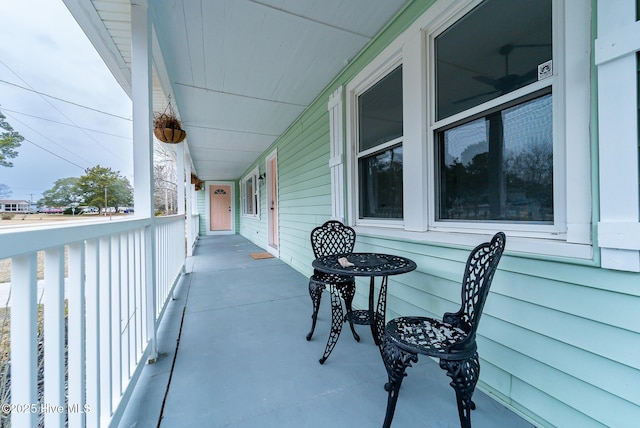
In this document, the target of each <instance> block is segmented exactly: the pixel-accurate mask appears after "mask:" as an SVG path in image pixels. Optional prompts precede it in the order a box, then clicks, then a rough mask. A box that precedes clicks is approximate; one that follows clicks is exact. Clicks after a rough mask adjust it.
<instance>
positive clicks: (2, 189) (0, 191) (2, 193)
mask: <svg viewBox="0 0 640 428" xmlns="http://www.w3.org/2000/svg"><path fill="white" fill-rule="evenodd" d="M12 194H13V192H12V191H11V188H10V187H9V186H7V185H6V184H2V183H0V199H7V198H8V197H9V196H11V195H12Z"/></svg>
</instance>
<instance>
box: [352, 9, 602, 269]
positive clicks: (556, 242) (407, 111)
mask: <svg viewBox="0 0 640 428" xmlns="http://www.w3.org/2000/svg"><path fill="white" fill-rule="evenodd" d="M480 3H481V0H474V1H470V2H459V1H455V0H440V1H438V2H436V3H435V4H434V5H433V6H431V7H430V8H429V9H428V10H427V11H426V12H425V13H424V14H423V15H422V16H421V17H419V18H418V19H417V20H416V21H415V22H414V23H413V24H412V25H411V26H410V27H409V28H408V29H407V30H405V32H403V33H402V34H401V35H400V36H399V37H397V38H396V39H395V40H394V41H393V42H392V43H391V44H390V45H389V46H388V47H387V48H386V49H385V50H384V51H383V52H382V53H381V54H380V55H378V57H376V58H375V59H374V60H373V61H372V62H371V63H370V64H368V65H367V66H366V67H365V68H363V70H362V71H361V72H360V73H358V74H357V75H356V76H355V77H354V78H353V79H352V80H351V81H350V82H349V83H348V84H347V90H346V98H347V154H348V159H347V168H348V174H347V178H348V182H347V191H348V192H349V198H348V200H349V205H348V210H349V214H350V215H349V218H350V219H351V221H350V224H351V225H352V226H354V227H355V228H356V231H357V232H358V233H360V234H371V235H376V236H381V237H392V238H400V239H410V240H416V241H425V242H434V243H444V244H465V245H473V244H475V243H477V242H478V238H477V236H478V235H490V234H493V233H495V232H496V231H497V230H504V231H506V232H507V234H508V236H509V248H510V250H512V251H518V252H526V253H535V254H543V255H550V256H560V257H574V258H578V259H593V247H592V238H591V234H592V227H593V226H592V201H591V194H592V180H591V162H592V161H591V155H592V154H591V135H590V131H591V125H590V122H591V101H590V100H591V92H590V88H591V57H590V55H591V50H590V46H591V33H590V32H591V9H590V3H589V2H585V1H581V2H579V1H569V0H554V1H553V60H554V62H553V66H554V67H553V68H554V76H553V77H550V78H549V79H554V81H553V133H554V154H553V155H554V211H555V214H554V216H555V220H554V225H553V226H548V225H541V226H540V225H531V224H526V223H522V224H518V223H499V222H487V223H473V224H472V223H471V222H467V223H464V222H451V221H447V222H438V221H436V220H435V197H436V192H435V191H436V185H437V184H436V180H435V174H434V173H435V150H434V130H435V128H434V126H435V125H438V127H439V126H441V125H442V124H443V121H440V122H439V123H438V124H436V123H435V120H434V117H435V116H434V114H433V106H434V104H433V103H434V101H433V96H432V95H431V94H433V93H434V88H433V85H434V82H433V79H431V78H430V76H431V75H432V73H433V71H432V70H433V55H432V52H431V51H432V42H433V37H435V36H436V35H437V34H440V33H441V32H442V31H443V30H444V29H446V28H448V26H450V25H452V24H453V23H454V22H456V21H457V20H458V19H460V18H461V17H462V16H464V14H465V13H467V12H469V11H470V10H471V9H473V8H474V7H476V6H477V5H478V4H480ZM400 62H401V63H402V65H403V111H404V113H403V114H404V117H403V121H404V140H403V160H404V163H403V177H404V186H403V187H404V219H403V221H402V222H400V223H395V224H393V223H392V222H388V221H363V220H362V219H358V217H357V201H358V194H357V192H358V186H357V177H356V174H357V160H356V156H355V151H356V150H357V126H356V125H357V111H356V110H357V95H359V94H360V93H362V91H363V90H365V89H366V88H368V87H370V86H371V85H372V84H373V83H375V82H377V81H378V80H379V79H380V78H381V77H383V76H384V75H385V74H386V73H388V72H389V71H391V70H392V69H393V68H392V65H395V66H397V65H398V64H399V63H400ZM565 70H571V78H567V77H566V73H565ZM548 83H549V81H548V80H547V81H541V82H536V83H534V84H532V85H534V86H535V85H539V86H540V88H541V87H543V86H547V85H548ZM585 88H589V90H586V89H585ZM531 89H532V87H528V88H523V89H522V90H517V91H514V92H513V93H512V94H510V95H508V96H507V97H509V98H510V99H516V98H519V97H521V96H523V95H524V94H525V93H529V92H530V90H531ZM538 89H539V88H538ZM430 95H431V96H430ZM507 99H508V98H505V97H501V98H500V100H499V103H500V104H502V103H503V102H505V101H506V100H507ZM497 104H498V102H496V105H497ZM486 108H487V104H485V105H483V108H482V111H484V110H485V109H486ZM465 116H466V114H465ZM456 118H459V117H458V115H456V116H454V117H452V118H448V119H447V120H452V121H453V120H455V119H456ZM565 153H568V154H569V156H565Z"/></svg>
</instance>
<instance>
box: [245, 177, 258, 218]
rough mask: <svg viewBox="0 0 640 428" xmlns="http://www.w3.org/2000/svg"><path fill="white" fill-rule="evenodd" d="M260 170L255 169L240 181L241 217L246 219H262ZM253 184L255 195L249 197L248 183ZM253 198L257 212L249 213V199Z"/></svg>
mask: <svg viewBox="0 0 640 428" xmlns="http://www.w3.org/2000/svg"><path fill="white" fill-rule="evenodd" d="M258 174H259V170H258V168H257V167H256V168H254V169H253V170H252V171H251V172H250V173H249V174H247V175H246V176H244V178H243V179H242V180H241V181H240V206H241V215H242V217H245V218H255V219H258V220H259V219H260V186H259V182H258ZM249 181H251V182H252V188H253V194H252V195H247V183H248V182H249ZM249 197H251V198H252V199H253V206H254V210H255V212H251V213H250V212H247V199H248V198H249Z"/></svg>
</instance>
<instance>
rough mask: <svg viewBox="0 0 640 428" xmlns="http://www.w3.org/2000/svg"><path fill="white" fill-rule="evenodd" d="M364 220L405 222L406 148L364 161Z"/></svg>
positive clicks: (362, 179)
mask: <svg viewBox="0 0 640 428" xmlns="http://www.w3.org/2000/svg"><path fill="white" fill-rule="evenodd" d="M360 183H362V185H361V189H362V192H361V195H360V211H361V215H362V216H363V217H373V218H402V146H396V147H394V148H391V149H389V150H385V151H383V152H380V153H377V154H374V155H372V156H368V157H365V158H361V159H360Z"/></svg>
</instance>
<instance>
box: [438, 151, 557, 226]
mask: <svg viewBox="0 0 640 428" xmlns="http://www.w3.org/2000/svg"><path fill="white" fill-rule="evenodd" d="M480 144H481V145H484V146H486V143H484V142H483V143H479V145H480ZM501 163H502V171H503V174H502V175H501V176H499V177H494V179H495V180H498V181H500V182H501V185H500V187H503V188H504V191H503V192H504V197H503V198H500V199H503V200H504V202H503V203H500V204H499V205H498V209H497V210H494V209H492V204H491V203H490V189H491V186H490V185H489V182H490V175H495V174H494V171H491V170H490V168H489V167H488V164H489V153H488V152H484V153H479V154H477V155H475V156H474V157H473V158H472V160H471V161H470V162H468V163H467V164H463V163H462V162H460V160H459V159H457V158H456V159H455V160H454V161H453V162H452V163H450V164H449V165H447V166H445V168H444V171H443V183H442V187H443V189H446V191H444V192H443V196H445V198H446V199H445V200H444V201H442V202H444V204H443V206H442V207H441V213H440V214H441V218H442V219H465V218H466V219H468V220H512V221H545V222H546V221H552V220H553V151H552V147H551V144H548V143H537V144H529V145H527V147H526V148H525V149H523V150H521V151H515V150H511V151H509V152H508V153H507V154H505V156H504V157H503V159H502V160H501ZM492 213H493V214H492Z"/></svg>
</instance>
